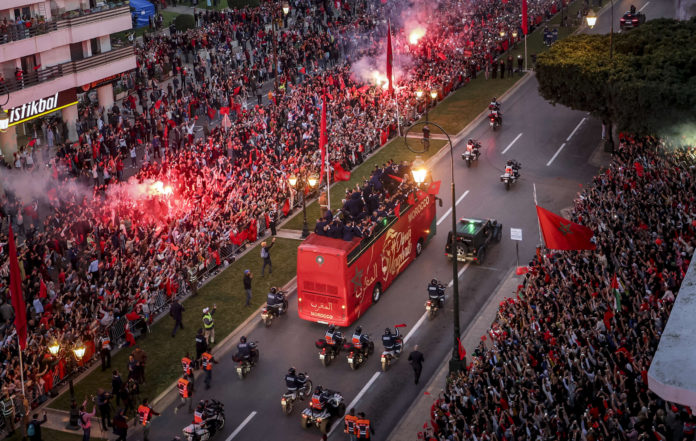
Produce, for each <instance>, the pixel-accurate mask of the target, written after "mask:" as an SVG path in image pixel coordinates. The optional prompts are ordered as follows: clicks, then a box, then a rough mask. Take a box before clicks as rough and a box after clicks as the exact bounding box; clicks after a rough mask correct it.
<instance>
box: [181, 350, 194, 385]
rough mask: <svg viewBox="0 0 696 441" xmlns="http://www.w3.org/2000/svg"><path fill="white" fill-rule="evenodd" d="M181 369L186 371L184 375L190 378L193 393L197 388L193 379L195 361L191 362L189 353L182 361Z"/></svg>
mask: <svg viewBox="0 0 696 441" xmlns="http://www.w3.org/2000/svg"><path fill="white" fill-rule="evenodd" d="M181 368H182V369H183V371H184V375H187V376H188V381H189V383H191V392H193V390H194V388H195V386H196V385H195V384H194V383H195V381H194V378H193V361H192V360H191V357H190V356H189V353H188V352H187V353H186V356H185V357H183V358H182V359H181Z"/></svg>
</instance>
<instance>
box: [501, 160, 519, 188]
mask: <svg viewBox="0 0 696 441" xmlns="http://www.w3.org/2000/svg"><path fill="white" fill-rule="evenodd" d="M521 168H522V166H521V165H520V163H519V162H517V161H515V160H508V162H507V163H506V164H505V173H503V174H502V175H500V182H502V183H504V184H505V190H510V185H512V184H514V183H515V182H517V179H519V177H520V169H521Z"/></svg>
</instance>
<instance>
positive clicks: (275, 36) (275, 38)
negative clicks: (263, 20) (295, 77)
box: [273, 2, 290, 90]
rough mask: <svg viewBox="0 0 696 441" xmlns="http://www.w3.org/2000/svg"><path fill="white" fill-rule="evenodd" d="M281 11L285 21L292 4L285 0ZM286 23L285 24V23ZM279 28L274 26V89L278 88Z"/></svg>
mask: <svg viewBox="0 0 696 441" xmlns="http://www.w3.org/2000/svg"><path fill="white" fill-rule="evenodd" d="M281 11H283V23H285V16H287V15H288V14H289V13H290V5H289V4H288V2H283V5H282V6H281ZM283 25H284V24H283ZM277 45H278V30H277V29H275V28H274V31H273V87H274V90H277V89H278V48H277Z"/></svg>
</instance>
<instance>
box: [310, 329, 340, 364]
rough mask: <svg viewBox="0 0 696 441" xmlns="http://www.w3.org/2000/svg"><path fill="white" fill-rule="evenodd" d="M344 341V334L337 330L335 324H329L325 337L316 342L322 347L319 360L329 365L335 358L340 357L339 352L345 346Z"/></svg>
mask: <svg viewBox="0 0 696 441" xmlns="http://www.w3.org/2000/svg"><path fill="white" fill-rule="evenodd" d="M343 342H344V339H343V334H342V333H341V332H340V331H337V330H336V327H335V326H334V325H329V328H328V329H327V330H326V334H324V338H321V339H319V340H317V341H316V342H315V343H314V345H315V346H316V347H317V348H318V349H321V352H319V360H320V361H321V365H322V366H324V367H327V366H328V365H330V364H331V362H332V361H333V359H334V358H336V357H338V354H340V352H341V349H342V348H343Z"/></svg>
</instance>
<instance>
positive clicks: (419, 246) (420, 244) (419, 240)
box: [416, 238, 423, 257]
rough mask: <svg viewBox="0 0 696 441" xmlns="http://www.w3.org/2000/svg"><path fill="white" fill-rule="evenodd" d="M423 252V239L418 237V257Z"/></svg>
mask: <svg viewBox="0 0 696 441" xmlns="http://www.w3.org/2000/svg"><path fill="white" fill-rule="evenodd" d="M422 252H423V239H422V238H421V239H418V243H416V257H418V256H420V255H421V253H422Z"/></svg>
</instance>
